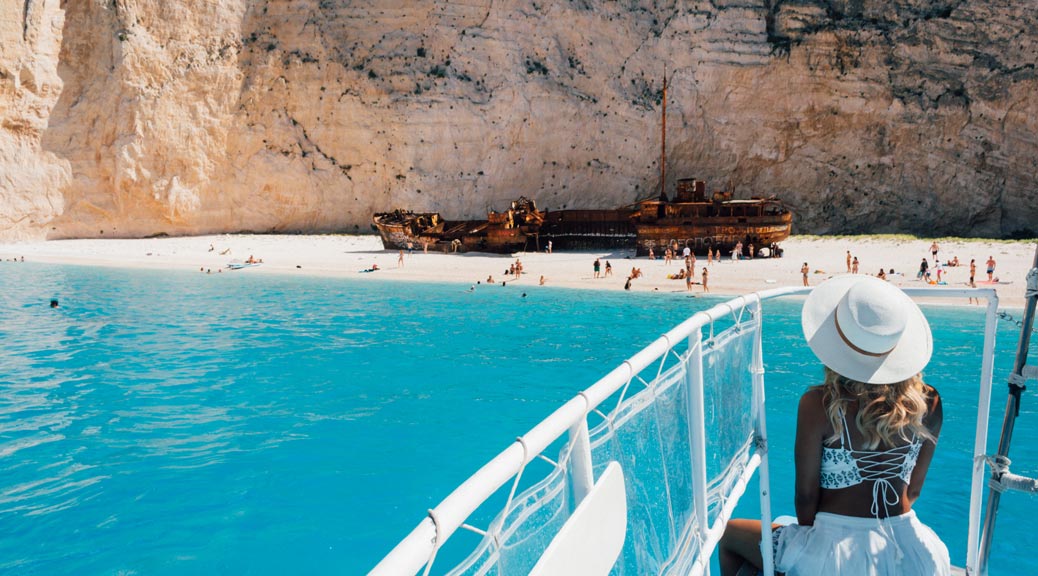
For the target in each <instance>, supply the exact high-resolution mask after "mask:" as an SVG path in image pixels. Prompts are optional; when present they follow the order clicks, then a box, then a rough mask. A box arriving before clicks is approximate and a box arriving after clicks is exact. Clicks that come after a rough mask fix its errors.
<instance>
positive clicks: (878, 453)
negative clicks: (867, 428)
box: [819, 411, 922, 515]
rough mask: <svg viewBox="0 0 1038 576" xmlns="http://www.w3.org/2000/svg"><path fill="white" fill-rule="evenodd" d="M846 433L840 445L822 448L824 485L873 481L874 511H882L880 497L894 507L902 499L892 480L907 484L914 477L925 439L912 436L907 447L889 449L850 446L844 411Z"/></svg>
mask: <svg viewBox="0 0 1038 576" xmlns="http://www.w3.org/2000/svg"><path fill="white" fill-rule="evenodd" d="M840 418H841V419H843V432H842V433H841V434H840V446H839V447H836V448H830V447H829V446H823V447H822V471H821V472H822V473H821V478H820V482H819V483H820V484H821V487H822V488H828V489H830V490H832V489H838V488H849V487H851V486H857V485H858V484H861V483H862V482H873V487H872V513H873V515H877V514H878V512H879V504H880V499H881V498H882V500H883V502H884V504H886V505H888V506H892V505H894V504H897V503H898V502H899V501H900V499H901V498H900V495H899V494H898V491H897V490H895V489H894V486H893V485H892V484H891V480H893V479H895V478H900V479H901V480H903V481H904V482H905V483H908V482H909V479H910V478H911V477H912V470H914V469H915V463H916V460H917V459H918V458H919V449H920V448H921V447H922V442H920V441H919V440H918V438H913V439H912V442H911V443H909V444H905V445H904V446H898V447H896V448H890V449H888V450H855V449H854V447H853V446H851V433H850V429H849V428H848V427H847V416H846V415H845V414H844V413H843V412H842V411H841V412H840Z"/></svg>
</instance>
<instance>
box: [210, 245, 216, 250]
mask: <svg viewBox="0 0 1038 576" xmlns="http://www.w3.org/2000/svg"><path fill="white" fill-rule="evenodd" d="M214 250H216V246H213V245H212V244H210V245H209V251H210V252H212V251H214Z"/></svg>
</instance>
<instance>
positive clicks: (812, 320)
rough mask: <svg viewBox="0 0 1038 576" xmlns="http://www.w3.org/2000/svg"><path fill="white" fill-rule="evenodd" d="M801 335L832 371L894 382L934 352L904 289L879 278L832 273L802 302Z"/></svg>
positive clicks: (925, 325) (922, 321) (863, 379)
mask: <svg viewBox="0 0 1038 576" xmlns="http://www.w3.org/2000/svg"><path fill="white" fill-rule="evenodd" d="M801 323H802V324H803V327H804V336H805V337H806V338H807V344H808V345H809V346H810V347H811V350H812V351H813V352H814V353H815V356H817V357H818V359H819V360H821V361H822V364H825V365H826V366H828V367H829V368H831V369H832V370H833V371H835V372H836V373H837V374H840V375H841V376H844V377H846V378H850V379H851V380H857V381H858V382H864V383H866V384H893V383H895V382H901V381H903V380H907V379H908V378H911V377H912V376H915V375H916V374H918V373H919V372H921V371H922V370H923V368H924V367H925V366H926V364H927V363H928V362H929V361H930V355H931V354H932V353H933V337H932V336H931V334H930V324H929V323H928V322H927V321H926V317H925V316H923V312H922V310H920V309H919V306H916V304H915V302H913V301H912V299H911V298H909V297H908V296H907V295H906V294H905V293H904V292H902V291H901V290H900V289H899V288H896V287H895V286H893V285H891V284H890V283H889V282H885V281H883V280H880V279H878V278H873V277H871V276H862V275H854V274H851V275H844V276H837V277H835V278H832V279H830V280H827V281H825V282H823V283H822V284H819V285H818V287H816V288H815V289H814V290H812V291H811V294H810V295H809V296H808V297H807V301H805V302H804V312H803V314H802V315H801Z"/></svg>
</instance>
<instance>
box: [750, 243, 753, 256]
mask: <svg viewBox="0 0 1038 576" xmlns="http://www.w3.org/2000/svg"><path fill="white" fill-rule="evenodd" d="M750 260H753V244H750Z"/></svg>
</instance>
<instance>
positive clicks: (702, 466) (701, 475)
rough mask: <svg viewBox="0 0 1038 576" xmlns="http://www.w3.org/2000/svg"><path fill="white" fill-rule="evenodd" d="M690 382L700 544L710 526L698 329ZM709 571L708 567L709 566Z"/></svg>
mask: <svg viewBox="0 0 1038 576" xmlns="http://www.w3.org/2000/svg"><path fill="white" fill-rule="evenodd" d="M685 377H686V381H687V382H688V391H689V394H688V399H689V416H690V421H689V424H688V434H689V436H690V438H689V440H690V441H691V444H692V458H691V462H692V503H693V506H694V508H695V511H696V532H697V533H698V535H699V543H700V545H702V544H703V543H704V542H706V538H707V532H708V531H709V528H710V514H709V512H708V509H707V498H706V491H707V479H706V412H705V411H704V409H703V403H704V399H703V332H702V330H701V329H697V330H695V331H694V332H693V333H692V334H690V335H689V337H688V364H687V365H686V366H685ZM707 571H708V572H709V568H708V569H707Z"/></svg>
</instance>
